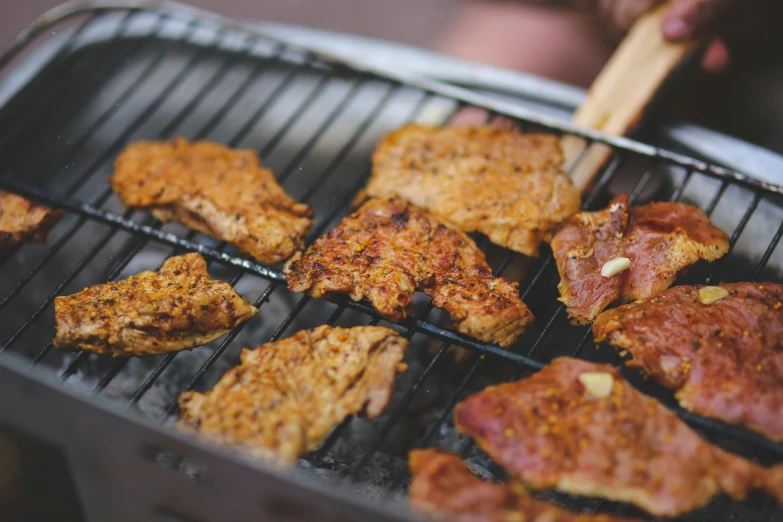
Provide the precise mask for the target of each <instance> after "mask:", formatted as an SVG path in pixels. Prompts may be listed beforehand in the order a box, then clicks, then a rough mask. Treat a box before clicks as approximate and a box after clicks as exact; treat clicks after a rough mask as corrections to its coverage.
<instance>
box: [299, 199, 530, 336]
mask: <svg viewBox="0 0 783 522" xmlns="http://www.w3.org/2000/svg"><path fill="white" fill-rule="evenodd" d="M285 273H286V276H287V277H288V288H289V289H290V290H291V291H292V292H307V293H309V294H310V295H312V296H313V297H322V296H325V295H329V294H334V293H342V294H349V295H350V296H351V299H353V300H354V301H359V300H361V299H364V298H367V299H369V301H370V303H371V304H372V305H373V306H374V307H375V309H376V310H378V312H380V314H381V315H382V316H383V317H385V318H386V319H388V320H390V321H394V322H399V321H402V320H403V319H405V318H406V317H407V316H408V315H409V314H410V313H411V311H412V310H413V297H412V295H413V292H414V291H416V290H420V291H423V292H425V293H427V294H428V295H430V296H432V302H433V304H434V305H435V306H437V307H438V308H442V309H444V310H446V311H447V312H448V313H449V314H451V318H452V320H453V321H454V324H455V326H456V328H457V330H459V331H460V332H462V333H464V334H466V335H469V336H471V337H475V338H477V339H480V340H482V341H486V342H493V343H497V344H499V345H501V346H508V345H510V344H511V343H513V342H514V341H515V340H516V339H517V337H519V335H521V334H522V332H523V331H524V329H525V326H526V325H527V324H529V323H530V322H531V321H532V320H533V315H532V314H531V313H530V310H528V309H527V307H526V306H525V304H524V303H523V302H522V300H521V299H520V298H519V288H518V285H517V283H515V282H512V281H508V280H506V279H502V278H499V277H494V276H493V275H492V272H491V271H490V268H489V265H487V261H486V259H485V258H484V254H483V253H482V252H481V250H479V248H478V247H477V246H476V244H475V243H474V242H473V240H472V239H470V238H469V237H468V236H467V235H465V234H464V233H462V232H460V231H458V230H454V229H453V228H450V227H448V226H446V225H444V224H443V223H441V222H439V221H438V220H437V219H435V218H433V217H432V216H430V215H429V214H427V213H426V212H423V211H421V210H418V209H416V208H415V207H412V206H410V205H408V204H407V203H405V202H403V201H402V200H392V201H387V200H382V199H371V200H369V201H368V202H366V203H365V204H364V205H362V207H361V208H360V209H359V210H358V211H356V212H354V213H353V214H352V215H350V216H348V217H347V218H345V219H344V220H343V221H342V223H340V225H338V226H337V227H336V228H335V229H333V230H331V231H330V232H329V233H328V234H327V235H325V236H322V237H320V238H318V240H316V242H315V243H314V244H313V245H312V246H311V247H310V248H309V249H308V250H307V252H305V254H304V257H302V258H301V259H300V258H294V259H293V260H292V261H291V262H289V264H288V265H287V266H286V268H285Z"/></svg>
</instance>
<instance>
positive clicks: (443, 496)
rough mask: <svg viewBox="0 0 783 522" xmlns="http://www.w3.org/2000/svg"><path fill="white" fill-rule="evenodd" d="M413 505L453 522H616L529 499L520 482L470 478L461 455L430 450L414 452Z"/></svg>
mask: <svg viewBox="0 0 783 522" xmlns="http://www.w3.org/2000/svg"><path fill="white" fill-rule="evenodd" d="M408 461H409V464H410V468H411V472H412V473H413V480H412V482H411V487H410V503H411V506H412V507H413V508H414V509H415V510H417V511H419V512H421V513H424V514H426V515H429V516H431V517H433V518H435V519H441V520H452V521H455V522H519V521H523V522H612V521H615V522H620V520H624V519H620V518H616V517H610V516H607V515H580V514H577V513H572V512H570V511H566V510H565V509H563V508H560V507H557V506H554V505H552V504H548V503H546V502H543V501H540V500H537V499H535V498H534V497H531V496H530V494H529V493H528V492H527V490H526V489H525V487H524V486H522V485H521V484H519V483H511V484H508V485H502V484H493V483H492V482H487V481H486V480H482V479H480V478H479V477H477V476H476V475H474V474H473V473H472V472H471V471H470V468H468V466H467V465H465V463H464V462H462V461H461V460H460V459H459V457H457V456H455V455H451V454H449V453H442V452H440V451H437V450H434V449H426V450H416V451H412V452H411V453H410V456H409V459H408Z"/></svg>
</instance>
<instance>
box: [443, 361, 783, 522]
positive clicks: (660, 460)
mask: <svg viewBox="0 0 783 522" xmlns="http://www.w3.org/2000/svg"><path fill="white" fill-rule="evenodd" d="M454 418H455V424H456V426H457V428H458V429H459V430H461V431H463V432H464V433H467V434H468V435H471V436H472V437H474V438H475V439H476V441H477V442H478V444H479V445H480V446H481V447H482V448H483V449H484V450H485V451H486V452H487V453H489V455H490V456H491V457H492V458H493V459H494V460H495V461H497V462H498V463H499V464H500V465H502V466H503V467H504V468H505V469H506V470H507V471H508V472H509V473H510V474H511V475H513V476H516V477H518V478H520V479H522V480H523V481H525V482H526V483H528V484H531V485H532V486H533V487H535V488H541V489H546V488H554V489H557V490H560V491H563V492H566V493H573V494H578V495H590V496H597V497H603V498H607V499H610V500H618V501H622V502H630V503H633V504H636V505H637V506H639V507H641V508H642V509H645V510H647V511H649V512H650V513H652V514H654V515H661V516H675V515H678V514H681V513H686V512H688V511H691V510H693V509H696V508H698V507H700V506H703V505H704V504H706V503H707V502H708V501H709V500H710V499H711V498H712V497H713V496H715V495H716V494H718V493H720V492H724V493H727V494H729V495H731V496H732V497H734V498H736V499H744V498H745V497H746V496H747V494H748V493H749V492H750V490H751V489H754V488H764V489H766V490H767V491H769V492H770V493H772V494H773V495H775V496H776V497H777V498H778V500H779V501H782V502H783V466H778V467H777V468H771V469H765V468H762V467H760V466H759V465H757V464H754V463H752V462H750V461H747V460H744V459H742V458H739V457H737V456H734V455H731V454H729V453H726V452H725V451H723V450H721V449H719V448H717V447H715V446H713V445H712V444H710V443H708V442H707V441H705V440H703V439H702V438H700V437H699V436H698V435H697V434H696V433H695V432H694V431H693V430H691V429H690V428H689V427H688V425H687V424H685V422H683V421H682V420H680V419H679V418H678V417H677V416H676V415H674V414H673V413H672V412H670V411H669V410H667V409H666V408H664V407H663V406H662V405H660V404H659V403H658V402H657V401H656V400H655V399H652V398H650V397H647V396H645V395H643V394H642V393H640V392H639V391H637V390H636V389H635V388H633V387H632V386H631V385H630V384H628V383H627V382H626V381H625V380H624V379H623V378H622V376H621V375H620V372H619V371H617V369H616V368H614V367H612V366H609V365H602V364H595V363H590V362H587V361H582V360H578V359H571V358H566V357H564V358H558V359H555V360H554V361H553V362H552V364H550V365H549V366H547V367H546V368H544V369H543V370H541V371H540V372H538V373H536V374H535V375H533V376H532V377H530V378H528V379H524V380H522V381H518V382H513V383H508V384H501V385H499V386H492V387H490V388H487V389H485V390H484V391H482V392H480V393H477V394H475V395H473V396H471V397H469V398H468V399H467V400H465V401H464V402H462V403H461V404H459V405H457V408H456V410H455V415H454Z"/></svg>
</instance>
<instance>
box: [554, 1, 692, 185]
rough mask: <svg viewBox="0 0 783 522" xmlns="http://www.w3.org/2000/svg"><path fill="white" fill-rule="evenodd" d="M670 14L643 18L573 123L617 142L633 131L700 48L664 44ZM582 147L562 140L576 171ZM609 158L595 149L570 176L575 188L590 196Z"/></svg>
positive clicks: (602, 149)
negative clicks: (663, 28) (672, 77)
mask: <svg viewBox="0 0 783 522" xmlns="http://www.w3.org/2000/svg"><path fill="white" fill-rule="evenodd" d="M667 9H668V3H665V4H663V5H661V6H660V7H658V8H657V9H655V10H653V11H650V12H648V13H646V14H645V15H643V16H642V17H641V18H639V20H638V21H637V22H636V23H635V24H634V26H633V27H632V28H631V31H630V32H629V33H628V36H626V38H625V39H624V40H623V42H622V43H621V44H620V46H619V47H618V48H617V51H615V53H614V55H613V56H612V58H611V59H610V60H609V62H608V63H607V64H606V66H605V67H604V69H603V70H602V71H601V73H600V74H599V75H598V77H597V78H596V80H595V82H593V85H592V86H591V88H590V90H589V91H588V94H587V98H586V99H585V101H584V103H583V104H582V105H581V106H580V107H579V108H578V109H577V111H576V113H574V116H573V118H572V123H574V124H575V125H578V126H582V127H589V128H591V129H594V130H599V131H602V132H605V133H607V134H613V135H618V136H622V135H626V134H628V133H629V132H631V131H633V130H634V128H635V127H636V125H637V124H638V123H639V121H640V120H641V118H642V116H643V114H644V111H645V109H646V108H647V106H648V105H649V104H650V102H651V101H652V100H653V98H654V97H655V95H656V94H657V93H658V91H659V90H660V88H661V86H662V85H663V84H664V82H665V81H666V80H667V79H668V77H669V75H670V74H671V73H672V72H673V71H674V70H675V69H676V68H677V67H678V66H679V65H680V64H681V63H682V62H683V61H684V60H685V59H686V57H687V56H688V55H689V54H690V52H691V51H693V50H694V48H695V46H696V45H697V44H696V43H695V42H683V43H672V42H669V41H667V40H665V39H664V38H663V34H662V31H661V25H662V23H663V18H664V16H665V13H666V10H667ZM584 146H585V142H584V140H582V139H581V138H577V137H574V136H565V137H564V138H563V152H564V154H565V158H566V167H568V168H571V167H573V165H574V162H575V160H576V159H577V158H579V156H580V155H581V153H582V150H583V149H584ZM610 156H611V150H610V149H609V148H608V147H606V146H604V145H600V144H594V145H592V146H591V147H590V149H589V150H588V151H586V152H585V153H584V155H583V156H582V158H581V159H580V160H579V162H578V164H577V165H576V167H575V168H574V169H573V170H572V173H571V176H572V179H573V181H574V184H575V185H576V186H577V188H579V189H580V190H582V191H583V192H584V191H585V190H587V189H588V188H589V187H590V185H591V183H592V181H593V179H594V178H595V176H596V175H597V174H598V172H599V171H600V169H601V167H602V166H603V165H604V164H605V163H606V162H607V161H608V159H609V157H610Z"/></svg>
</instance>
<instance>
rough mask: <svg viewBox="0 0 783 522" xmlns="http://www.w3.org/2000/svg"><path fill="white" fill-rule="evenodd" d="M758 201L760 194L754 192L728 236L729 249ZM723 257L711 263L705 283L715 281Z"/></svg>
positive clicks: (754, 209)
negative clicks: (746, 207) (729, 236)
mask: <svg viewBox="0 0 783 522" xmlns="http://www.w3.org/2000/svg"><path fill="white" fill-rule="evenodd" d="M759 203H761V194H760V193H759V192H755V193H754V195H753V201H752V202H751V204H750V206H749V207H748V209H747V210H746V211H745V214H743V215H742V219H741V220H740V222H739V224H738V225H737V227H736V228H735V229H734V232H733V233H732V234H731V238H729V251H731V250H732V249H733V248H734V245H736V244H737V241H738V240H739V238H740V235H741V234H742V232H743V231H744V230H745V227H746V226H747V225H748V221H750V218H751V217H752V216H753V213H754V212H755V211H756V208H758V206H759ZM725 259H726V257H725V256H724V257H722V258H721V259H718V260H717V261H715V263H714V264H713V265H712V269H711V270H710V275H708V276H707V280H706V281H705V282H706V284H708V285H709V284H712V282H713V281H715V277H716V276H717V274H718V272H719V271H720V269H721V267H722V266H723V264H724V263H725Z"/></svg>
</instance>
